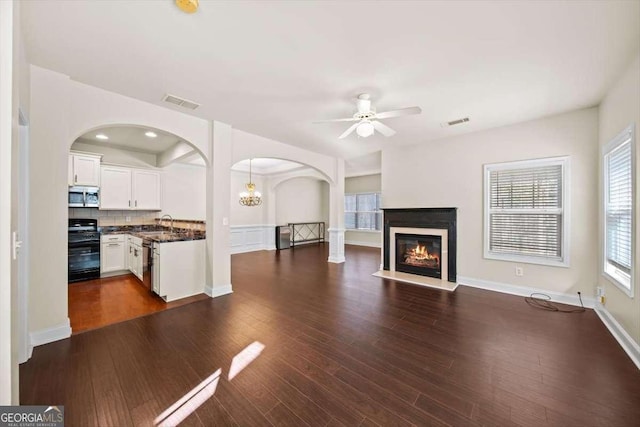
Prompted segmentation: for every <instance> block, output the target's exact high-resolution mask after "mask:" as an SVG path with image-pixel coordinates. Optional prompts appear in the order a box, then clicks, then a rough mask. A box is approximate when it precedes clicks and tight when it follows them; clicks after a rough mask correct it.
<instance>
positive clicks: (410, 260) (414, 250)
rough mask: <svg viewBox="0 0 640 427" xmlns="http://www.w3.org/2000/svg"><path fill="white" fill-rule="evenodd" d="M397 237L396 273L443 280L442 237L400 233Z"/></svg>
mask: <svg viewBox="0 0 640 427" xmlns="http://www.w3.org/2000/svg"><path fill="white" fill-rule="evenodd" d="M395 236H396V260H395V261H396V271H401V272H404V273H411V274H419V275H421V276H428V277H435V278H437V279H440V278H441V276H442V269H441V265H440V259H441V255H442V237H440V236H425V235H420V234H399V233H397V234H396V235H395Z"/></svg>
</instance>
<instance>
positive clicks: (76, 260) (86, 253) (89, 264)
mask: <svg viewBox="0 0 640 427" xmlns="http://www.w3.org/2000/svg"><path fill="white" fill-rule="evenodd" d="M68 249H69V261H68V263H69V283H73V282H78V281H81V280H90V279H97V278H99V277H100V232H99V231H98V220H96V219H79V218H74V219H69V248H68Z"/></svg>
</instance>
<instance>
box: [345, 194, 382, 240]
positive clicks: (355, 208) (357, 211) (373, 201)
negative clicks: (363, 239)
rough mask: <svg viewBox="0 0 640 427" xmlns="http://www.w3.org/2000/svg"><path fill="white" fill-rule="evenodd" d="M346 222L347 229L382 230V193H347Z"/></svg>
mask: <svg viewBox="0 0 640 427" xmlns="http://www.w3.org/2000/svg"><path fill="white" fill-rule="evenodd" d="M344 224H345V228H346V229H347V230H374V231H375V230H380V229H381V228H382V211H381V210H380V193H358V194H345V196H344Z"/></svg>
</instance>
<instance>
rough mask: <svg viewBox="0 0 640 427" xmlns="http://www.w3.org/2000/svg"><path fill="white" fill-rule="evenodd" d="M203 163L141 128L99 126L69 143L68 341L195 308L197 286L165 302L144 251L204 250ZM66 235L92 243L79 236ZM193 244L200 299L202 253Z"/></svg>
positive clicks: (184, 146)
mask: <svg viewBox="0 0 640 427" xmlns="http://www.w3.org/2000/svg"><path fill="white" fill-rule="evenodd" d="M207 163H208V162H207V159H206V157H204V155H203V154H202V153H201V152H200V150H199V148H198V147H196V146H194V145H192V144H191V143H190V142H188V141H185V140H183V139H182V138H180V137H179V136H177V135H175V134H173V133H171V132H167V131H165V130H162V129H158V128H154V127H149V126H140V125H107V126H101V127H97V128H93V129H91V130H90V131H87V132H84V133H83V134H81V135H80V136H78V137H77V138H76V139H75V140H74V141H73V144H72V145H71V147H70V156H69V168H70V169H69V170H70V173H69V185H70V187H69V190H70V191H69V195H68V198H69V202H70V203H69V210H68V212H69V236H68V239H69V245H68V259H69V265H68V272H69V283H70V285H69V287H68V301H69V307H68V310H69V318H70V322H71V327H72V330H73V331H74V333H76V332H81V331H83V330H87V329H93V328H95V327H101V326H105V325H108V324H111V323H116V322H119V321H123V320H128V319H130V318H134V317H139V316H141V315H144V314H148V313H151V312H155V311H158V310H162V309H166V308H170V307H171V306H175V305H179V304H181V303H185V302H187V301H189V302H190V301H193V300H198V299H201V298H194V297H193V296H194V295H197V293H196V294H194V292H197V287H196V286H197V284H194V285H192V286H193V288H187V286H189V285H185V289H183V290H175V291H174V290H171V292H169V291H167V290H166V289H163V291H162V292H160V290H159V289H160V288H159V287H158V288H157V289H156V288H155V287H154V286H155V285H154V283H155V282H154V281H153V280H152V276H153V274H152V273H153V272H154V271H155V267H153V262H154V261H153V260H154V259H155V260H156V263H157V264H159V263H160V261H159V260H160V259H161V258H160V256H159V251H158V256H157V257H154V252H153V244H154V242H156V245H157V242H159V241H163V240H158V238H159V237H158V236H162V239H166V241H168V242H172V241H173V239H175V240H176V241H181V240H194V241H195V240H204V238H205V220H206V195H207V190H206V187H207V183H206V178H207V169H206V167H207ZM79 195H82V197H80V196H79ZM81 199H82V200H81ZM76 227H80V228H82V229H89V230H90V229H92V228H93V227H95V229H96V231H97V232H98V233H99V234H94V235H93V236H94V237H91V236H92V233H90V232H87V233H85V234H84V235H82V236H81V235H80V234H79V233H78V232H75V230H77V229H78V228H76ZM196 244H197V245H199V247H201V257H202V262H201V263H199V264H198V266H199V267H198V268H200V267H201V269H202V272H201V276H202V280H201V283H200V286H201V287H202V289H200V290H199V294H201V297H202V298H205V297H206V296H205V295H204V287H203V284H204V275H205V267H204V265H205V262H204V260H205V257H206V246H205V243H204V241H201V242H200V241H199V242H194V245H196ZM167 245H172V243H167ZM173 246H175V245H172V247H173ZM165 247H166V246H165ZM167 248H168V247H167ZM156 249H159V246H156ZM196 256H200V255H199V254H198V255H196ZM162 265H164V260H163V264H162ZM194 268H195V267H194ZM158 276H159V275H158ZM152 282H153V283H152ZM189 297H190V298H189ZM183 298H184V299H183ZM123 300H125V301H126V304H123Z"/></svg>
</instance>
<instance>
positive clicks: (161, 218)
mask: <svg viewBox="0 0 640 427" xmlns="http://www.w3.org/2000/svg"><path fill="white" fill-rule="evenodd" d="M165 216H168V217H169V219H170V220H171V227H170V228H169V230H170V231H171V232H172V233H173V218H172V217H171V215H169V214H164V215H162V216H161V217H160V225H162V220H163V219H164V217H165Z"/></svg>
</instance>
